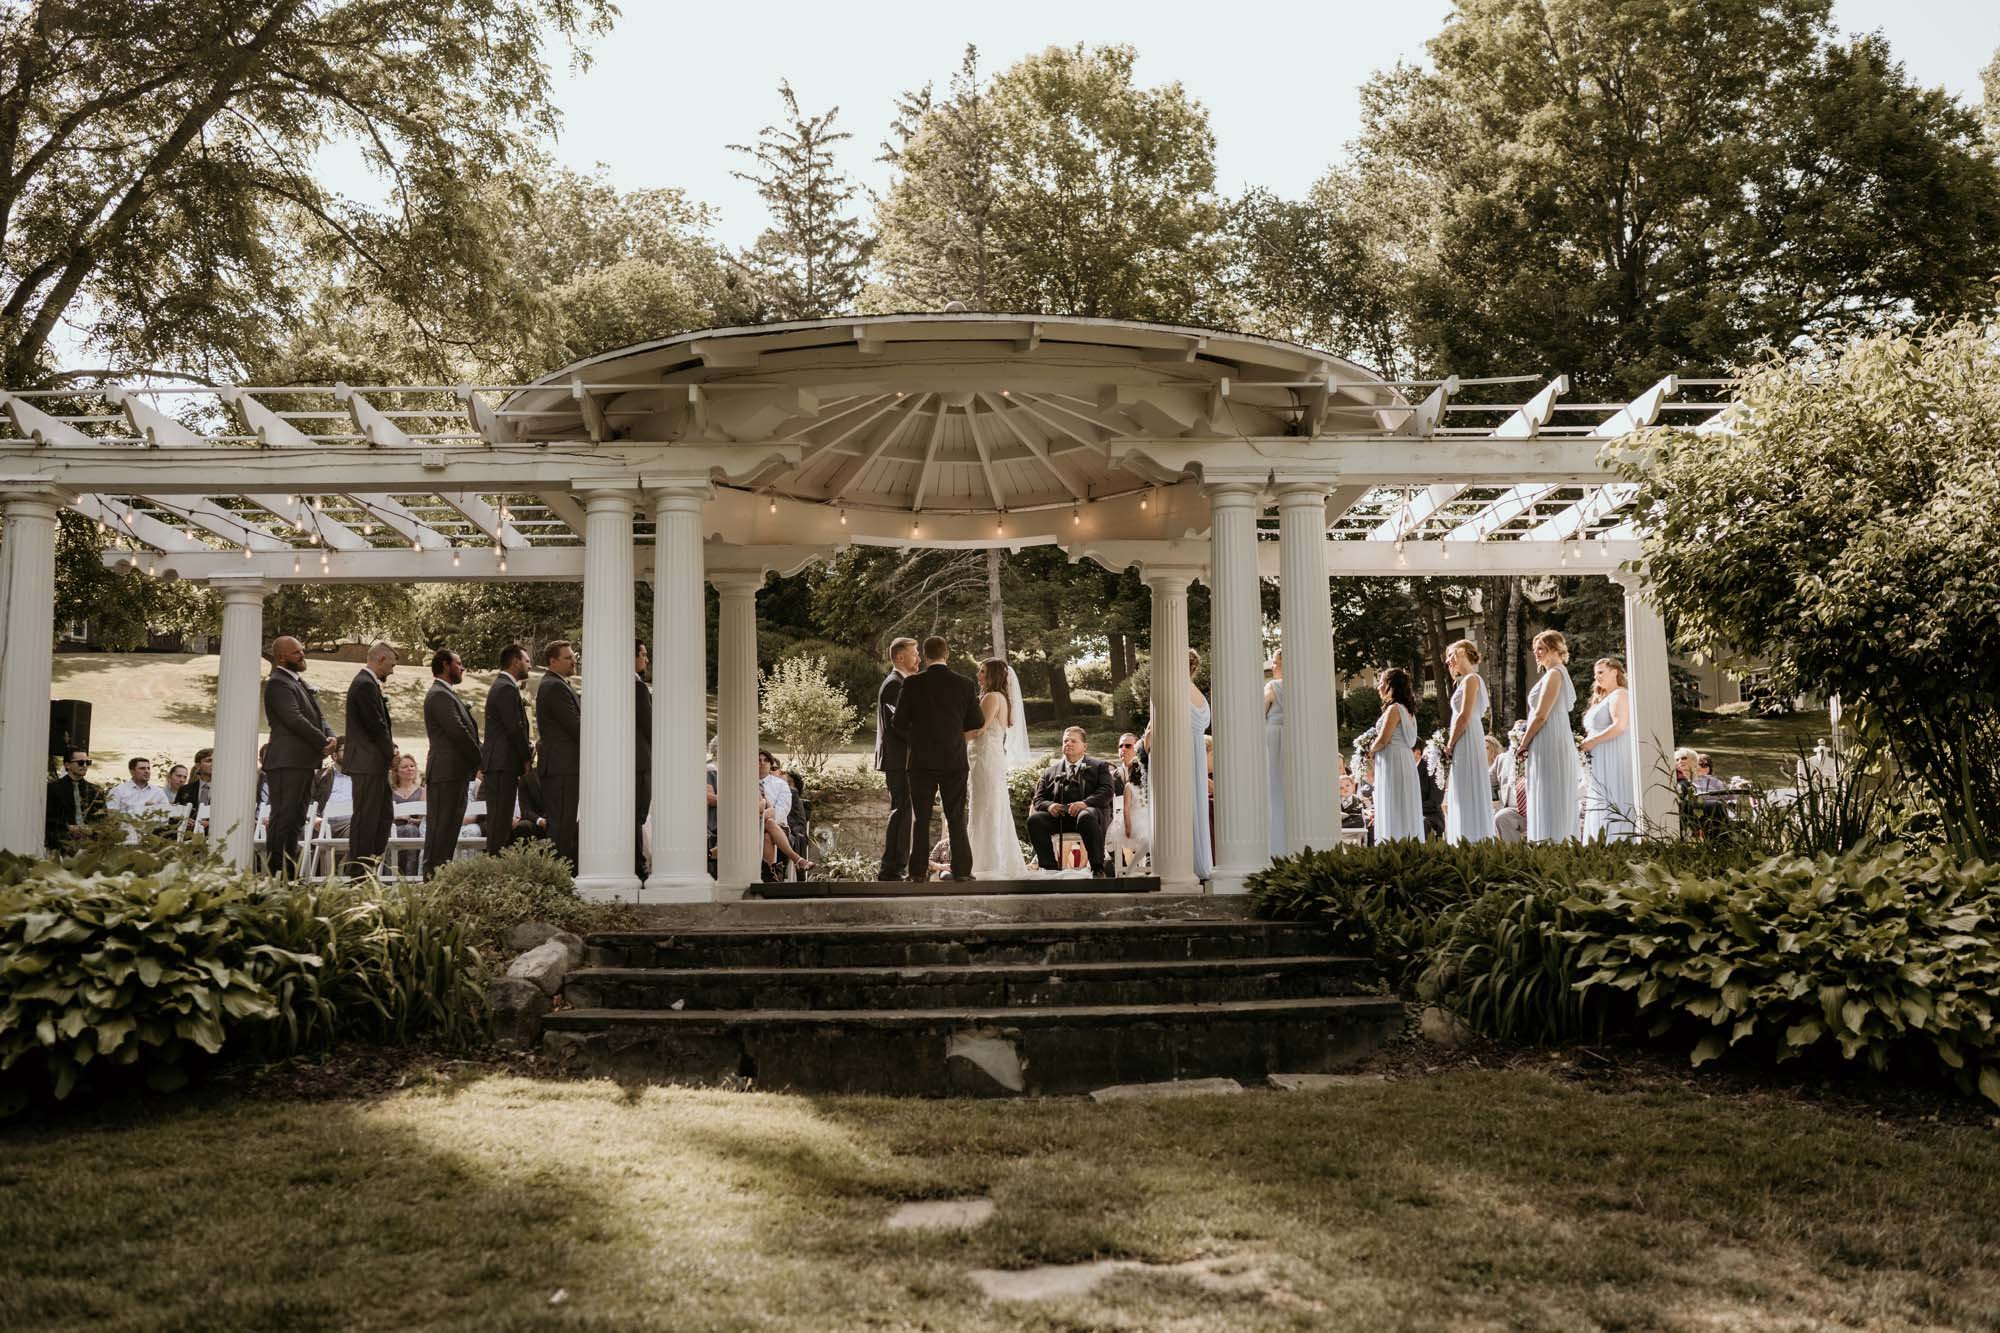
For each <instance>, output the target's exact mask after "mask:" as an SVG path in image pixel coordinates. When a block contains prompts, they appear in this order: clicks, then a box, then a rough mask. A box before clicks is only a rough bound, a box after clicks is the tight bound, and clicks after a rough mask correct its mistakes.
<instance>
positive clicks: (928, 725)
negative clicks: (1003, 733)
mask: <svg viewBox="0 0 2000 1333" xmlns="http://www.w3.org/2000/svg"><path fill="white" fill-rule="evenodd" d="M985 724H986V718H985V715H984V714H982V713H981V712H980V711H979V687H978V686H976V685H974V684H973V683H972V681H971V679H970V678H968V677H965V676H961V675H959V674H958V673H957V672H956V671H953V670H952V669H951V668H950V667H948V666H946V665H945V664H944V663H942V662H933V663H931V664H930V665H929V666H927V667H925V668H924V669H923V670H922V671H919V672H918V673H917V674H916V675H914V676H911V677H910V678H909V679H908V680H906V681H904V682H903V688H902V691H901V692H900V694H899V695H898V697H897V700H896V715H895V717H894V718H893V719H892V720H891V722H890V730H892V731H893V732H894V733H895V734H896V737H897V739H899V740H901V741H902V742H903V744H904V745H906V746H907V747H909V753H908V756H907V757H908V759H909V775H910V817H911V823H912V826H913V828H916V829H923V830H926V831H928V830H929V828H930V826H931V806H932V805H933V804H935V803H939V802H941V803H942V804H943V806H944V826H945V833H946V836H947V837H948V838H950V840H951V874H952V878H953V879H970V878H972V843H971V842H970V841H969V840H968V839H967V838H966V836H965V779H966V773H967V770H968V767H969V766H968V764H967V762H966V757H965V733H966V732H968V731H977V730H979V728H980V727H982V726H984V725H985ZM929 874H930V849H929V848H928V847H923V846H912V847H911V848H910V860H909V876H910V878H911V879H913V880H917V881H918V882H922V881H923V880H924V879H925V878H926V877H928V875H929Z"/></svg>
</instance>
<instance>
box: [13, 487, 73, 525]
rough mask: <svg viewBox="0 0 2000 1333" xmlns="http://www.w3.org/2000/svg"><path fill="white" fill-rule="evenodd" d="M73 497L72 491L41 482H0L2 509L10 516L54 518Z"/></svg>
mask: <svg viewBox="0 0 2000 1333" xmlns="http://www.w3.org/2000/svg"><path fill="white" fill-rule="evenodd" d="M71 498H72V497H71V494H70V492H68V491H65V490H61V489H59V488H57V487H54V486H48V485H44V484H43V483H41V482H0V510H4V511H5V512H6V514H7V517H9V518H54V517H55V516H56V511H57V510H58V509H61V508H62V507H63V506H64V505H66V504H68V503H69V502H70V499H71Z"/></svg>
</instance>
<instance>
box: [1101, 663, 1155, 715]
mask: <svg viewBox="0 0 2000 1333" xmlns="http://www.w3.org/2000/svg"><path fill="white" fill-rule="evenodd" d="M1152 708H1153V664H1152V662H1151V661H1150V660H1149V661H1145V662H1141V663H1139V665H1138V666H1136V667H1134V668H1133V669H1132V674H1131V675H1129V676H1127V677H1125V679H1123V680H1121V681H1119V682H1118V687H1117V688H1116V689H1114V690H1112V691H1111V716H1112V719H1113V720H1114V721H1116V722H1117V723H1118V725H1119V726H1121V727H1129V728H1131V729H1132V730H1133V731H1144V730H1145V729H1146V719H1147V718H1148V717H1150V716H1151V715H1152Z"/></svg>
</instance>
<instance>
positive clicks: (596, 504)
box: [572, 477, 639, 514]
mask: <svg viewBox="0 0 2000 1333" xmlns="http://www.w3.org/2000/svg"><path fill="white" fill-rule="evenodd" d="M572 489H573V490H574V491H575V494H576V495H577V497H578V498H579V499H581V500H582V501H583V507H584V511H585V512H586V513H599V514H608V513H618V512H621V511H622V512H625V513H630V512H631V511H632V509H633V508H634V507H635V506H636V505H637V504H638V500H639V480H638V478H636V477H634V478H632V479H631V483H630V484H629V485H627V484H626V481H625V479H624V478H622V477H621V478H619V479H617V480H616V481H613V482H593V483H591V484H590V485H588V486H580V487H574V488H572Z"/></svg>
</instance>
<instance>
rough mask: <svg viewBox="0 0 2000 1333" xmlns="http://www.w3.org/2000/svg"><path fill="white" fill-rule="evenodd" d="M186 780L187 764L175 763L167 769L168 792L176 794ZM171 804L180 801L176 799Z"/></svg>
mask: <svg viewBox="0 0 2000 1333" xmlns="http://www.w3.org/2000/svg"><path fill="white" fill-rule="evenodd" d="M187 780H188V766H187V765H186V764H175V765H174V766H173V767H172V768H170V769H168V770H167V790H168V791H169V792H172V793H176V794H178V793H179V791H180V789H181V788H182V787H183V786H185V785H186V784H187ZM173 804H176V805H178V804H180V802H179V801H178V800H176V801H174V802H173Z"/></svg>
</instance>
